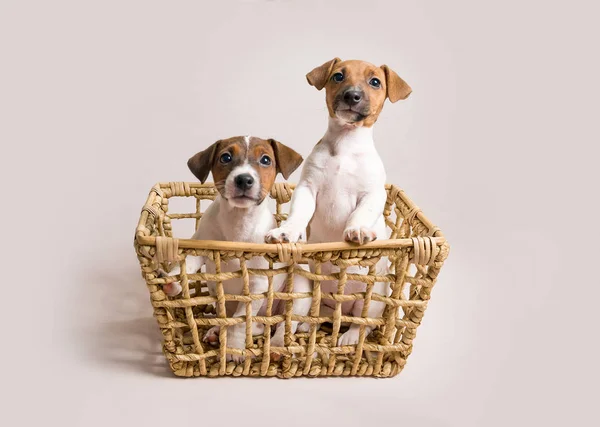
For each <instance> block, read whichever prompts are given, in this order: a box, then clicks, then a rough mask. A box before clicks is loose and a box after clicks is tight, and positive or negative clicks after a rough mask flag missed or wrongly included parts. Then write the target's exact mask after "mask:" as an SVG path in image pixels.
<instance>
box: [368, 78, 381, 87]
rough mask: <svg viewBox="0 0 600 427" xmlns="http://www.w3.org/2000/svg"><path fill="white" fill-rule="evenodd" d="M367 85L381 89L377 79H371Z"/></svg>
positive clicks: (379, 81)
mask: <svg viewBox="0 0 600 427" xmlns="http://www.w3.org/2000/svg"><path fill="white" fill-rule="evenodd" d="M369 84H370V85H371V86H373V87H381V80H379V79H378V78H377V77H373V78H372V79H371V80H369Z"/></svg>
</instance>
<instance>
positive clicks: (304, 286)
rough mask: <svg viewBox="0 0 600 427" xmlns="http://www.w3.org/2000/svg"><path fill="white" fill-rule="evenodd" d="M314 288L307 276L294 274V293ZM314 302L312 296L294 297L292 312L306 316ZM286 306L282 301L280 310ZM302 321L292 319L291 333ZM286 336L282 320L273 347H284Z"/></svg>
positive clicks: (303, 267) (305, 267) (272, 339)
mask: <svg viewBox="0 0 600 427" xmlns="http://www.w3.org/2000/svg"><path fill="white" fill-rule="evenodd" d="M299 267H300V268H302V269H303V270H306V271H308V267H307V266H305V265H300V266H299ZM311 290H312V283H311V281H310V280H308V279H307V278H306V277H304V276H301V275H298V274H295V275H294V293H296V292H301V293H307V292H311ZM311 303H312V299H311V298H310V297H307V298H296V299H294V302H293V304H292V313H293V314H297V315H299V316H306V315H307V314H308V312H309V311H310V306H311ZM284 307H285V303H284V302H282V303H281V305H280V308H281V309H280V312H283V311H284ZM299 323H300V322H298V321H297V320H292V322H291V333H292V334H294V333H296V330H297V329H298V324H299ZM284 337H285V322H281V323H279V324H278V325H277V328H276V329H275V335H273V338H271V345H272V346H273V347H283V346H284ZM278 356H279V355H272V356H271V357H272V358H273V359H274V360H279V357H278Z"/></svg>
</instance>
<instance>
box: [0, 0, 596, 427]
mask: <svg viewBox="0 0 600 427" xmlns="http://www.w3.org/2000/svg"><path fill="white" fill-rule="evenodd" d="M594 3H595V2H591V1H590V2H583V1H570V2H555V1H512V0H503V1H497V2H489V1H465V0H454V1H451V2H450V1H386V2H383V1H361V2H359V1H350V0H346V1H328V2H313V1H299V0H287V1H286V0H280V1H221V2H210V3H206V4H202V3H201V2H199V1H189V2H179V1H177V2H176V1H172V2H166V1H161V2H157V1H137V2H134V1H102V2H100V1H98V2H83V1H71V2H66V1H52V2H49V1H48V2H41V1H40V2H29V1H6V0H4V1H2V2H1V3H0V46H1V50H0V76H1V78H0V123H1V126H0V132H1V136H0V141H1V144H2V153H1V156H0V158H1V159H2V167H1V173H2V178H3V180H2V182H3V183H4V194H5V196H4V197H3V200H2V223H3V224H4V227H5V228H4V232H3V239H2V240H3V241H2V246H1V248H2V249H1V250H2V260H3V265H4V271H5V272H8V275H6V274H5V275H4V277H5V279H4V282H3V285H4V294H3V304H2V313H3V315H4V316H3V334H2V352H1V356H0V357H2V361H3V363H2V366H3V367H4V369H3V370H4V371H5V372H4V373H3V375H2V378H1V380H0V384H1V386H0V387H2V389H3V395H4V398H3V399H2V401H3V403H2V405H0V406H3V407H4V409H3V410H2V413H3V416H2V418H3V421H5V422H6V421H8V424H7V425H54V424H56V425H65V426H97V425H98V426H100V425H102V426H106V425H117V426H120V425H130V426H138V425H139V426H142V425H143V426H154V425H160V426H177V425H207V423H213V422H214V423H215V425H216V423H217V422H220V423H221V424H220V425H225V426H235V425H244V426H250V425H269V424H273V425H303V426H307V425H313V426H319V425H327V424H329V425H344V426H354V425H361V426H362V425H375V426H376V425H386V426H388V425H407V426H408V425H410V426H506V425H514V426H525V425H544V426H554V425H577V426H587V425H598V422H599V420H598V416H597V408H596V405H597V399H598V381H599V380H600V378H599V375H598V368H597V362H598V357H599V356H600V355H599V353H598V344H597V340H598V332H597V326H598V319H597V315H596V312H597V311H598V301H599V299H598V298H599V297H600V293H599V290H598V288H599V285H600V280H599V276H598V275H599V274H600V272H598V269H597V268H596V267H597V264H598V262H599V257H598V255H599V254H600V252H599V250H598V242H599V237H600V236H599V233H598V230H599V225H598V223H597V221H598V219H599V217H598V202H597V200H596V198H597V196H598V191H597V187H596V186H597V184H598V181H599V176H598V175H599V174H598V166H597V162H598V143H599V142H600V138H599V136H600V135H599V132H598V122H597V121H598V112H599V109H598V99H599V95H600V93H599V85H598V76H599V75H600V67H599V63H598V40H599V38H600V32H599V30H598V25H597V17H598V8H597V7H595V6H593V4H594ZM334 56H340V57H342V58H347V59H348V58H360V59H366V60H369V61H371V62H375V63H376V64H383V63H386V64H388V65H389V66H390V67H392V68H393V69H394V70H396V71H397V72H398V73H399V74H400V75H401V76H402V77H404V78H405V79H406V80H407V81H408V82H409V83H410V84H411V86H412V87H413V89H414V93H413V95H412V96H411V97H410V98H409V99H408V100H407V101H405V102H400V103H398V104H394V105H391V104H388V105H387V106H386V108H385V109H384V111H383V114H382V116H381V118H380V120H379V123H378V124H377V127H376V130H375V132H376V135H375V136H376V143H377V145H378V149H379V152H380V154H381V156H382V158H383V159H384V163H385V165H386V168H387V172H388V176H389V181H390V182H394V183H397V184H399V185H400V186H402V187H403V188H404V189H405V190H406V191H407V192H408V193H409V194H410V195H411V197H412V198H413V199H414V200H415V201H416V202H417V203H418V204H419V205H420V206H421V208H423V210H424V211H425V213H426V214H427V215H428V216H429V217H430V218H431V219H432V220H433V221H434V222H435V223H436V224H438V225H439V226H440V227H441V228H442V230H443V231H444V232H445V233H446V235H447V236H448V238H449V240H450V242H451V244H452V252H451V254H450V258H449V260H448V262H447V265H446V267H445V268H444V270H443V271H442V274H441V276H440V279H439V282H438V285H437V286H436V288H435V290H434V292H433V299H432V301H431V304H430V306H429V310H428V312H427V315H426V316H425V319H424V323H423V325H422V326H421V328H420V330H419V334H418V337H417V339H416V341H415V349H414V352H413V355H412V356H411V357H410V359H409V362H408V365H407V367H406V369H405V371H404V372H403V373H402V374H401V375H400V376H398V377H396V378H394V379H391V380H381V381H379V380H369V379H327V380H294V381H277V380H266V381H260V380H247V379H237V380H230V379H225V380H202V379H196V380H181V379H175V378H173V377H172V376H171V375H170V374H169V373H168V371H167V369H166V366H165V363H164V359H163V358H162V356H161V355H160V353H159V347H158V341H159V338H160V334H159V332H158V329H157V327H156V325H155V323H154V320H153V319H152V317H151V310H150V305H149V303H148V295H147V290H146V288H145V286H144V283H143V282H142V280H141V278H140V274H139V270H138V265H137V260H136V258H135V255H134V251H133V247H132V239H133V232H134V227H135V224H136V221H137V218H138V213H139V210H140V208H141V206H142V204H143V203H144V200H145V197H146V194H147V192H148V190H149V188H150V187H151V185H152V184H153V183H155V182H157V181H160V180H192V179H193V177H192V175H191V174H190V173H189V172H188V171H187V169H186V165H185V162H186V160H187V158H188V157H189V156H190V155H192V154H194V153H195V152H196V151H198V150H200V149H203V148H204V147H206V146H207V145H208V144H210V143H212V142H213V141H215V140H216V139H219V138H222V137H228V136H232V135H238V134H245V133H251V134H254V135H258V136H264V137H275V138H278V139H280V140H281V141H283V142H285V143H287V144H289V145H291V146H292V147H294V148H296V149H297V150H298V151H300V152H301V153H302V154H304V155H307V154H308V153H309V151H310V149H311V147H312V145H313V144H314V143H315V142H316V141H317V140H318V139H319V138H320V137H321V135H322V134H323V132H324V130H325V126H326V109H325V105H324V94H323V93H319V92H317V91H316V90H314V88H311V87H309V86H308V85H307V84H306V82H305V79H304V74H305V73H306V72H308V71H309V70H310V69H312V68H313V67H314V66H316V65H319V64H321V63H323V62H324V61H326V60H329V59H331V58H332V57H334ZM297 178H298V174H297V173H296V174H294V176H293V177H292V180H293V181H295V180H296V179H297ZM184 423H185V424H184ZM331 423H333V424H331Z"/></svg>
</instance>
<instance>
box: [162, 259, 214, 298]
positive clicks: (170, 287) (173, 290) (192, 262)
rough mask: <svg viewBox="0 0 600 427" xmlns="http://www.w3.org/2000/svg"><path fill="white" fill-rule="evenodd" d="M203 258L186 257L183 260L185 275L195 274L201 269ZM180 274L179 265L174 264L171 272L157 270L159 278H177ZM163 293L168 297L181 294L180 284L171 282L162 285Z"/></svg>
mask: <svg viewBox="0 0 600 427" xmlns="http://www.w3.org/2000/svg"><path fill="white" fill-rule="evenodd" d="M202 264H203V257H199V256H188V257H186V259H185V270H186V273H187V274H194V273H197V272H198V270H200V268H201V267H202ZM180 273H181V267H180V266H179V263H177V264H175V266H174V267H173V268H172V269H171V271H169V272H166V271H164V270H162V269H159V274H160V276H161V277H168V276H177V275H179V274H180ZM163 292H164V293H165V294H167V295H168V296H170V297H174V296H176V295H179V293H180V292H181V284H180V283H179V282H171V283H166V284H164V285H163Z"/></svg>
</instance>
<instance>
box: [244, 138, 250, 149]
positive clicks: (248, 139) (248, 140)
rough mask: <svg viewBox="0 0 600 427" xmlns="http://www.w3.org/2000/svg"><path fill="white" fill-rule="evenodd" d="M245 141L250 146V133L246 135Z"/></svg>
mask: <svg viewBox="0 0 600 427" xmlns="http://www.w3.org/2000/svg"><path fill="white" fill-rule="evenodd" d="M244 142H245V143H246V145H248V146H250V135H244Z"/></svg>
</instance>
